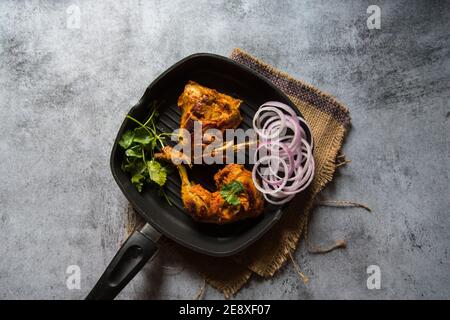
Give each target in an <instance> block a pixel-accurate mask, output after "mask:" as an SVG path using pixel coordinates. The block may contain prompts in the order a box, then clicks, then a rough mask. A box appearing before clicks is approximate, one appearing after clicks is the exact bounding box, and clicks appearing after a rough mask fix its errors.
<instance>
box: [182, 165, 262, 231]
mask: <svg viewBox="0 0 450 320" xmlns="http://www.w3.org/2000/svg"><path fill="white" fill-rule="evenodd" d="M177 168H178V172H179V174H180V178H181V182H182V184H181V199H182V200H183V205H184V207H185V209H186V211H187V213H189V214H190V215H191V216H192V218H193V219H194V220H197V221H200V222H207V223H215V224H225V223H230V222H235V221H238V220H242V219H246V218H252V217H257V216H258V215H260V214H261V213H262V211H263V206H264V198H263V196H262V194H261V193H260V192H259V191H258V190H257V189H256V188H255V185H254V184H253V181H252V174H251V172H250V171H248V170H246V169H245V168H244V167H243V166H242V165H240V164H228V165H227V166H225V167H224V168H223V169H221V170H219V171H218V172H217V173H216V174H215V175H214V181H215V183H216V187H217V189H218V190H219V191H215V192H210V191H208V190H206V189H205V188H204V187H203V186H201V185H200V184H195V183H192V182H191V181H189V177H188V175H187V172H186V168H185V167H184V165H178V166H177ZM234 181H237V182H240V183H241V184H242V186H243V191H242V192H240V193H239V194H238V195H237V197H238V198H239V204H237V205H231V204H230V203H228V202H227V201H226V200H225V199H224V198H223V196H222V194H221V191H220V190H221V189H222V187H223V186H225V185H229V184H230V183H232V182H234Z"/></svg>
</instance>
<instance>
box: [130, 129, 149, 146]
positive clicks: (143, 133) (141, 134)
mask: <svg viewBox="0 0 450 320" xmlns="http://www.w3.org/2000/svg"><path fill="white" fill-rule="evenodd" d="M152 139H153V137H152V136H151V135H150V133H149V132H148V131H147V130H146V129H145V128H142V127H141V128H136V129H134V137H133V142H137V143H140V144H143V145H146V144H149V143H150V142H151V141H152Z"/></svg>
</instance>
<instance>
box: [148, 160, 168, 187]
mask: <svg viewBox="0 0 450 320" xmlns="http://www.w3.org/2000/svg"><path fill="white" fill-rule="evenodd" d="M147 168H148V174H149V178H150V180H151V181H153V182H155V183H156V184H158V185H159V186H160V187H162V186H163V185H164V184H165V183H166V179H167V172H166V169H165V168H164V167H163V166H162V165H161V163H159V162H158V161H156V160H150V161H147Z"/></svg>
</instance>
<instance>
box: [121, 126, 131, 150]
mask: <svg viewBox="0 0 450 320" xmlns="http://www.w3.org/2000/svg"><path fill="white" fill-rule="evenodd" d="M133 138H134V131H131V130H128V131H126V132H125V133H124V134H123V135H122V137H121V138H120V140H119V145H120V146H121V147H122V148H124V149H128V148H129V147H130V146H131V144H132V143H133Z"/></svg>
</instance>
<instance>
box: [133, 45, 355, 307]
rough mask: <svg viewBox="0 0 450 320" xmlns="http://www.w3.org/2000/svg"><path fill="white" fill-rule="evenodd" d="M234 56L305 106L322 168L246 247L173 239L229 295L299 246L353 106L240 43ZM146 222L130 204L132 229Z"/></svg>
mask: <svg viewBox="0 0 450 320" xmlns="http://www.w3.org/2000/svg"><path fill="white" fill-rule="evenodd" d="M231 59H233V60H235V61H237V62H239V63H242V64H243V65H245V66H247V67H249V68H251V69H253V70H255V71H256V72H258V73H259V74H261V75H263V76H264V77H266V78H267V79H269V80H270V81H271V82H272V83H274V84H275V85H276V86H278V87H279V88H280V89H281V90H282V91H283V92H284V93H285V94H286V95H288V96H289V98H290V99H291V101H292V102H293V103H294V104H295V105H296V106H297V107H298V108H299V109H300V112H301V113H302V114H303V116H304V117H305V119H306V121H307V122H308V124H309V126H310V127H311V130H312V134H313V137H314V145H315V147H314V148H315V149H314V159H315V162H316V172H315V177H314V180H313V182H312V184H311V186H310V187H309V188H308V190H307V191H305V192H303V193H301V194H300V195H299V196H298V197H296V199H295V200H293V202H292V203H291V205H290V206H289V208H288V209H287V211H286V212H285V213H284V215H283V217H282V218H281V220H280V221H279V222H278V223H277V224H276V225H275V226H274V227H273V228H272V229H271V230H270V231H269V232H268V233H267V234H266V235H264V236H263V237H262V238H261V239H260V240H258V241H257V242H256V243H255V244H253V245H251V246H250V247H249V248H247V249H245V250H244V251H243V252H242V253H240V254H238V255H236V256H232V257H228V258H215V257H209V256H206V255H202V254H198V253H195V252H193V251H190V250H186V249H184V248H182V247H181V246H179V245H177V244H173V245H171V248H173V250H177V253H178V254H180V255H181V256H183V257H185V258H186V259H187V261H188V262H189V263H190V265H194V267H195V268H196V269H197V270H198V271H199V272H200V273H201V274H202V275H203V276H204V277H205V279H206V281H207V282H208V283H209V284H210V285H211V286H213V287H214V288H216V289H217V290H219V291H221V292H222V293H223V294H224V295H225V297H227V298H228V297H230V296H232V295H233V294H235V293H236V292H237V291H238V290H239V289H240V288H241V287H242V286H243V285H244V284H245V283H246V282H247V281H248V280H249V278H250V276H251V275H252V274H253V273H256V274H257V275H259V276H261V277H271V276H273V275H274V274H275V272H276V271H278V270H279V269H280V268H281V267H282V266H283V264H284V263H285V262H286V260H287V259H288V258H289V256H290V254H292V252H293V251H294V250H295V249H296V247H297V245H298V244H299V240H300V239H301V238H302V236H303V235H304V233H305V230H306V227H307V223H308V220H309V217H310V215H311V211H312V208H313V206H314V200H315V198H316V196H317V194H318V193H319V192H320V191H321V190H322V189H323V188H324V187H325V186H326V185H327V184H328V183H329V182H330V181H331V180H332V179H333V174H334V171H335V170H336V157H337V156H338V153H339V151H340V149H341V147H342V143H343V139H344V136H345V134H346V132H347V129H348V127H349V125H350V115H349V111H348V109H347V108H346V107H345V106H343V105H342V104H341V103H339V102H338V101H336V100H335V99H334V98H333V97H331V96H330V95H328V94H326V93H323V92H321V91H320V90H319V89H317V88H315V87H313V86H311V85H308V84H306V83H304V82H302V81H300V80H297V79H294V78H292V77H290V76H289V75H288V74H286V73H283V72H280V71H278V70H277V69H275V68H274V67H272V66H270V65H268V64H266V63H264V62H262V61H260V60H258V59H257V58H255V57H253V56H251V55H249V54H248V53H245V52H243V51H242V50H240V49H234V50H233V52H232V53H231ZM141 224H142V219H141V218H140V217H139V216H137V215H136V213H135V212H134V210H132V209H131V210H128V214H127V221H126V228H127V231H128V232H130V231H132V230H134V229H135V228H137V227H138V226H139V225H141Z"/></svg>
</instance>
